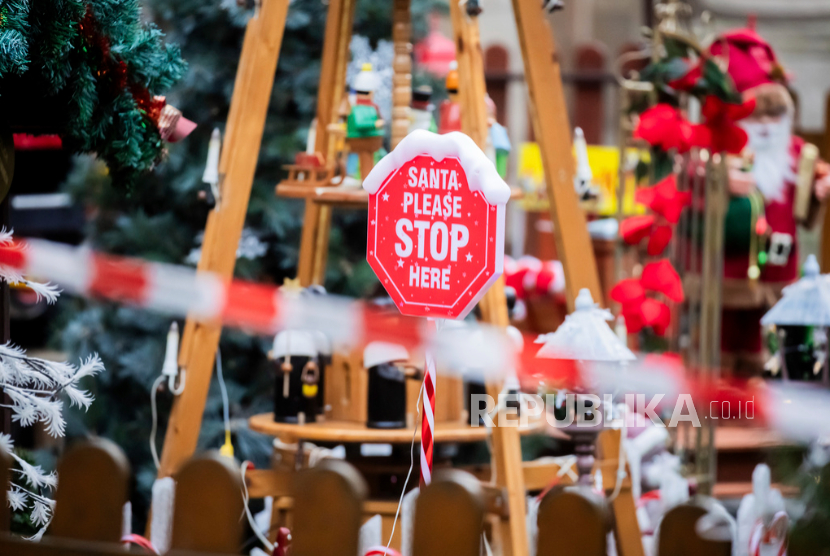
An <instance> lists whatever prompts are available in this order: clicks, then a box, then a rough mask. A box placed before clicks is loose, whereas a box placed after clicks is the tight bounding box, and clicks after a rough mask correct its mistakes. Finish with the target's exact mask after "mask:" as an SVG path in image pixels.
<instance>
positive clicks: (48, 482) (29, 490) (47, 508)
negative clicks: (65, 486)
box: [0, 433, 58, 541]
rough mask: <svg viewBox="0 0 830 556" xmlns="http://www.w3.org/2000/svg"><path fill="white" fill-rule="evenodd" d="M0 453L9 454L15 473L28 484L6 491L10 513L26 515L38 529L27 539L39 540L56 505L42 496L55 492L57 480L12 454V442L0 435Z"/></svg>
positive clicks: (11, 486) (53, 474)
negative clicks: (15, 465) (27, 514)
mask: <svg viewBox="0 0 830 556" xmlns="http://www.w3.org/2000/svg"><path fill="white" fill-rule="evenodd" d="M0 450H2V451H5V452H8V453H9V454H10V455H11V457H12V459H14V461H15V462H16V463H17V465H18V466H19V467H20V469H15V471H16V472H17V473H18V474H19V475H21V476H22V477H23V480H24V481H25V483H26V484H27V485H28V487H26V486H20V485H19V484H15V483H11V484H10V485H9V487H8V488H9V490H8V491H7V492H6V499H7V501H8V504H9V507H10V508H11V509H12V511H15V512H23V513H27V512H28V513H29V516H30V517H29V519H31V521H32V523H33V524H34V525H35V527H38V528H39V530H38V532H37V533H35V534H34V535H33V536H31V537H28V540H32V541H39V540H40V539H41V538H42V537H43V534H44V533H45V532H46V528H47V527H48V526H49V522H50V521H52V511H53V510H54V509H55V502H54V500H51V499H50V498H48V497H47V496H45V495H44V493H45V492H46V491H51V490H54V488H55V487H56V486H57V484H58V477H57V475H55V473H54V472H52V473H46V472H44V471H43V469H42V468H41V467H40V466H39V465H32V464H30V463H29V462H27V461H26V460H24V459H23V458H21V457H20V456H18V455H17V454H15V453H14V443H13V441H12V438H11V436H9V435H7V434H3V433H0Z"/></svg>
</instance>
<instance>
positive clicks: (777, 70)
mask: <svg viewBox="0 0 830 556" xmlns="http://www.w3.org/2000/svg"><path fill="white" fill-rule="evenodd" d="M709 52H710V54H712V55H713V56H719V57H721V58H726V59H728V60H729V67H728V68H727V72H728V73H729V75H730V77H732V80H733V81H734V82H735V87H737V89H738V92H740V93H743V92H745V91H748V90H749V89H754V88H755V87H758V86H759V85H765V84H768V83H780V84H786V75H785V74H784V70H783V68H782V67H781V64H780V63H779V62H778V58H777V57H776V56H775V51H774V50H773V49H772V47H771V46H770V44H769V43H768V42H767V41H765V40H764V39H763V38H761V36H760V35H759V34H758V33H756V32H755V31H754V30H753V29H735V30H733V31H728V32H726V33H724V34H723V35H721V36H720V37H718V39H717V40H715V42H713V43H712V46H710V47H709Z"/></svg>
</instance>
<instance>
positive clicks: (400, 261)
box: [398, 259, 403, 268]
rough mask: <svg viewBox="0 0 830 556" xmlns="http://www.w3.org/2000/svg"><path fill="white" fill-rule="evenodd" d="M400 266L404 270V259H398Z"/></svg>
mask: <svg viewBox="0 0 830 556" xmlns="http://www.w3.org/2000/svg"><path fill="white" fill-rule="evenodd" d="M398 266H399V267H401V268H403V259H398Z"/></svg>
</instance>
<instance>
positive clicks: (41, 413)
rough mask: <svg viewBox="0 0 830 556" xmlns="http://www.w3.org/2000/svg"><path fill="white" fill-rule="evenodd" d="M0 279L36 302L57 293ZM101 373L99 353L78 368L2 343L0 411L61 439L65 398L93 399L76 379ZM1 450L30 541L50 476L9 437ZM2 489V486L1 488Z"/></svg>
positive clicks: (44, 520)
mask: <svg viewBox="0 0 830 556" xmlns="http://www.w3.org/2000/svg"><path fill="white" fill-rule="evenodd" d="M11 243H12V233H11V232H9V231H6V229H5V228H3V229H2V230H0V245H9V244H11ZM0 279H2V280H5V281H6V282H9V283H10V284H22V285H25V286H26V287H28V288H29V289H31V290H32V291H34V292H35V293H36V294H37V296H38V299H39V300H40V299H45V300H46V301H47V303H50V304H51V303H54V302H55V301H56V300H57V299H58V295H59V294H60V290H58V289H57V288H56V287H55V286H53V285H51V284H41V283H38V282H32V281H30V280H27V279H26V278H24V277H23V276H21V275H20V274H19V273H17V272H16V271H14V270H13V269H10V268H8V267H4V266H2V265H0ZM103 370H104V365H103V363H101V360H100V359H99V358H98V355H97V354H94V355H91V356H90V357H88V358H87V359H86V360H84V361H82V362H81V364H80V365H79V366H75V365H71V364H69V363H65V362H64V363H60V362H55V361H47V360H45V359H38V358H36V357H29V356H27V355H26V352H25V351H23V350H22V349H20V348H18V347H16V346H14V345H12V344H10V343H7V344H3V345H0V392H5V393H6V395H7V396H8V398H9V400H10V401H11V403H10V404H0V407H4V408H8V409H11V412H12V420H13V421H15V422H17V423H20V425H21V426H23V427H28V426H31V425H33V424H35V423H38V422H40V423H43V425H44V426H45V428H46V431H47V432H48V433H49V434H50V435H51V436H53V437H59V436H63V434H64V430H65V428H66V421H64V418H63V406H64V401H63V398H64V397H67V398H69V403H70V404H71V405H76V406H78V407H80V408H83V409H84V410H86V409H88V408H89V406H90V404H91V403H92V401H93V397H92V395H91V394H90V393H89V392H88V391H86V390H82V389H81V388H80V387H79V384H78V383H79V381H80V380H81V379H82V378H84V377H87V376H94V375H96V374H98V373H100V372H101V371H103ZM0 451H4V452H7V453H8V454H10V455H11V457H12V458H13V459H14V461H15V462H17V465H18V466H19V467H20V469H16V470H15V471H17V473H19V474H20V475H21V476H22V477H23V479H24V480H25V483H26V484H27V485H28V487H26V486H20V485H18V484H11V485H9V487H8V488H9V490H8V492H7V498H8V504H9V506H10V507H11V508H12V510H14V511H20V512H29V514H30V519H31V521H32V523H33V524H34V525H35V527H38V528H39V530H38V532H37V533H36V534H35V535H33V536H32V537H30V540H40V538H41V537H42V536H43V533H44V532H45V531H46V528H47V527H48V526H49V522H50V521H51V519H52V509H53V508H54V506H55V503H54V501H52V500H51V499H50V498H49V497H48V496H47V493H48V492H49V491H51V490H52V489H54V488H55V486H57V483H58V478H57V476H56V475H55V473H54V472H52V473H46V472H45V471H44V470H43V469H42V468H41V467H40V466H39V465H32V464H30V463H29V462H27V461H26V460H25V459H23V458H21V457H20V456H18V455H17V454H15V452H14V443H13V441H12V438H11V436H9V435H8V434H0ZM2 488H3V490H5V489H6V485H2Z"/></svg>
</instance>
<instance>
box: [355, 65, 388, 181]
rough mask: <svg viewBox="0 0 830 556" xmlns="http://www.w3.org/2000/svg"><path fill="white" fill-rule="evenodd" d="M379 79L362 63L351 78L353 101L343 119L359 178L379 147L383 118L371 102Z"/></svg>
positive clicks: (365, 172) (367, 167) (365, 171)
mask: <svg viewBox="0 0 830 556" xmlns="http://www.w3.org/2000/svg"><path fill="white" fill-rule="evenodd" d="M379 81H380V78H379V77H378V75H377V74H376V73H375V72H374V71H372V64H363V69H362V70H361V71H360V73H358V74H357V75H356V76H355V78H354V80H353V81H352V90H354V92H355V102H354V104H352V107H351V111H350V112H349V117H348V118H347V119H346V144H347V145H348V147H349V150H351V151H352V152H354V153H357V155H358V157H359V159H360V176H361V178H365V177H366V176H367V175H369V172H371V171H372V168H373V167H374V165H375V164H374V158H375V152H376V151H378V150H379V149H380V148H381V147H382V146H383V134H384V121H383V119H382V118H381V117H380V111H379V110H378V107H377V105H376V104H375V103H374V93H375V90H376V89H377V88H378V85H379Z"/></svg>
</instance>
